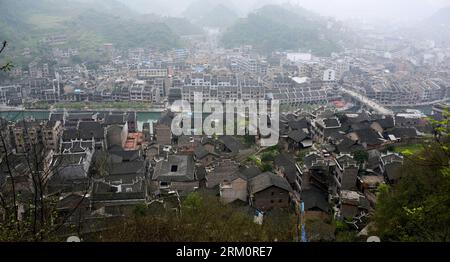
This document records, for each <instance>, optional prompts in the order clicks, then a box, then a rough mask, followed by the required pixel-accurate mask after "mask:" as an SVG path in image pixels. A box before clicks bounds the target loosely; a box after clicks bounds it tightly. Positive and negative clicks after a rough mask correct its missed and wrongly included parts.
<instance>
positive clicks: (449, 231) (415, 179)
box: [374, 113, 450, 242]
mask: <svg viewBox="0 0 450 262" xmlns="http://www.w3.org/2000/svg"><path fill="white" fill-rule="evenodd" d="M448 116H449V115H448V113H447V114H446V117H444V120H442V121H432V124H433V126H434V128H435V140H434V141H433V142H432V143H430V144H428V145H425V146H424V148H423V149H422V151H421V152H419V153H417V154H415V155H412V156H405V158H406V160H405V164H404V168H403V169H402V170H401V171H400V172H401V179H400V181H399V182H398V184H395V185H392V186H390V187H384V188H382V190H380V192H379V195H378V202H377V207H376V213H375V217H374V221H375V223H376V232H374V233H375V234H378V235H379V236H380V237H381V238H382V240H384V241H418V242H423V241H433V242H434V241H450V176H449V172H448V170H449V166H450V154H449V145H450V143H449V137H450V129H449V127H450V125H449V122H448V119H449V118H448Z"/></svg>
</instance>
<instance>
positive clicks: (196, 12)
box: [183, 0, 238, 28]
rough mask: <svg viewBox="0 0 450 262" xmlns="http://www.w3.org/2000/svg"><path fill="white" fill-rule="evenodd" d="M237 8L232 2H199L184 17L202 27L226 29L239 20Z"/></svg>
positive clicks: (191, 5) (213, 0)
mask: <svg viewBox="0 0 450 262" xmlns="http://www.w3.org/2000/svg"><path fill="white" fill-rule="evenodd" d="M235 10H236V8H235V6H234V5H233V4H232V3H231V2H230V1H220V0H197V1H195V2H192V3H191V4H190V5H189V6H188V7H187V8H186V10H185V11H184V12H183V16H184V17H186V18H188V19H189V20H191V21H192V22H193V23H195V24H198V25H199V26H202V27H216V28H217V27H218V28H225V27H228V26H230V25H232V24H233V23H234V22H236V21H237V19H238V14H237V12H236V11H235Z"/></svg>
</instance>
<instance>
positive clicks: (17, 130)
mask: <svg viewBox="0 0 450 262" xmlns="http://www.w3.org/2000/svg"><path fill="white" fill-rule="evenodd" d="M13 136H14V143H15V146H16V151H17V152H18V153H26V152H29V151H30V150H31V149H33V148H35V146H36V145H38V144H42V141H43V139H42V123H41V122H39V121H19V122H17V123H16V124H15V125H14V126H13Z"/></svg>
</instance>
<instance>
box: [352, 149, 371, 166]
mask: <svg viewBox="0 0 450 262" xmlns="http://www.w3.org/2000/svg"><path fill="white" fill-rule="evenodd" d="M353 158H354V159H355V160H356V161H357V162H358V163H359V164H362V163H364V162H366V161H367V160H369V153H367V151H362V150H360V151H356V152H354V153H353Z"/></svg>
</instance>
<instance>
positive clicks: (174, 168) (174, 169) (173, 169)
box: [170, 165, 178, 172]
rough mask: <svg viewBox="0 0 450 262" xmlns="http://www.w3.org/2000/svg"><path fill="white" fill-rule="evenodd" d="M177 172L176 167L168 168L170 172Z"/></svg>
mask: <svg viewBox="0 0 450 262" xmlns="http://www.w3.org/2000/svg"><path fill="white" fill-rule="evenodd" d="M177 171H178V166H177V165H172V166H171V167H170V172H177Z"/></svg>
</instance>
